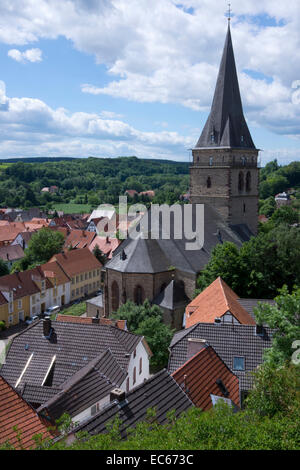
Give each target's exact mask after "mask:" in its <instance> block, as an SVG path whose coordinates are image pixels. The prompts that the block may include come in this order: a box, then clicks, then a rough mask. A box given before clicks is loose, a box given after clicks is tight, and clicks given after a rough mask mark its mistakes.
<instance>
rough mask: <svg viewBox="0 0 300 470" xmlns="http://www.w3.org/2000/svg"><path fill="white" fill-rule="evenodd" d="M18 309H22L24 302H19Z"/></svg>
mask: <svg viewBox="0 0 300 470" xmlns="http://www.w3.org/2000/svg"><path fill="white" fill-rule="evenodd" d="M18 308H19V309H20V308H22V300H18Z"/></svg>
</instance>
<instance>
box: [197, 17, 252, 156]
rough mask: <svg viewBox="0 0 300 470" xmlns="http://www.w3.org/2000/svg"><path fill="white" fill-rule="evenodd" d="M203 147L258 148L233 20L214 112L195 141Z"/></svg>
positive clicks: (227, 40)
mask: <svg viewBox="0 0 300 470" xmlns="http://www.w3.org/2000/svg"><path fill="white" fill-rule="evenodd" d="M201 147H202V148H203V147H230V148H251V149H254V148H255V145H254V143H253V140H252V138H251V135H250V132H249V129H248V126H247V123H246V120H245V117H244V113H243V106H242V101H241V95H240V89H239V82H238V77H237V72H236V66H235V60H234V52H233V47H232V40H231V32H230V21H228V31H227V36H226V41H225V46H224V51H223V56H222V61H221V65H220V70H219V75H218V79H217V85H216V89H215V94H214V99H213V103H212V107H211V112H210V115H209V117H208V119H207V122H206V124H205V126H204V129H203V132H202V134H201V136H200V139H199V140H198V143H197V145H196V148H201Z"/></svg>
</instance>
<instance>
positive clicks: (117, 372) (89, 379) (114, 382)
mask: <svg viewBox="0 0 300 470" xmlns="http://www.w3.org/2000/svg"><path fill="white" fill-rule="evenodd" d="M126 376H127V372H125V370H124V369H122V368H121V367H120V365H119V363H118V362H117V361H116V359H115V358H114V356H113V354H112V353H111V351H110V350H109V349H107V350H106V351H104V352H103V353H101V354H100V355H98V356H97V357H95V358H94V359H92V360H91V361H90V362H89V363H88V364H87V365H86V366H84V367H82V369H80V370H79V371H78V372H76V373H75V374H74V375H73V376H72V377H70V378H69V379H68V380H66V382H64V383H63V384H62V385H61V390H60V391H59V392H57V394H56V395H54V396H52V397H51V398H49V400H48V401H46V402H44V403H43V402H42V403H43V404H42V406H40V407H39V408H38V412H39V413H42V412H43V414H47V415H49V416H50V417H51V418H52V419H55V420H56V419H58V418H59V417H60V416H61V415H62V414H63V413H68V414H69V415H70V416H71V417H74V416H76V415H77V414H79V413H81V412H82V411H84V410H85V409H86V408H88V407H90V406H92V405H93V404H95V403H96V402H98V401H100V400H102V399H103V398H105V397H106V396H107V395H108V394H109V393H110V392H111V391H112V390H113V389H114V388H117V387H120V386H121V385H122V384H123V382H124V380H125V379H126Z"/></svg>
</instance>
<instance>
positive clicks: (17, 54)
mask: <svg viewBox="0 0 300 470" xmlns="http://www.w3.org/2000/svg"><path fill="white" fill-rule="evenodd" d="M7 55H8V57H11V58H12V59H14V60H16V61H17V62H23V63H25V62H41V61H42V51H41V49H38V48H34V49H27V50H26V51H24V52H21V51H19V50H18V49H10V50H9V51H8V53H7Z"/></svg>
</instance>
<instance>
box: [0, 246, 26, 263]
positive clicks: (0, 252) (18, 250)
mask: <svg viewBox="0 0 300 470" xmlns="http://www.w3.org/2000/svg"><path fill="white" fill-rule="evenodd" d="M24 256H25V254H24V251H23V248H22V247H21V246H20V245H7V246H2V247H1V248H0V258H2V259H3V261H16V260H18V259H21V258H24Z"/></svg>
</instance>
